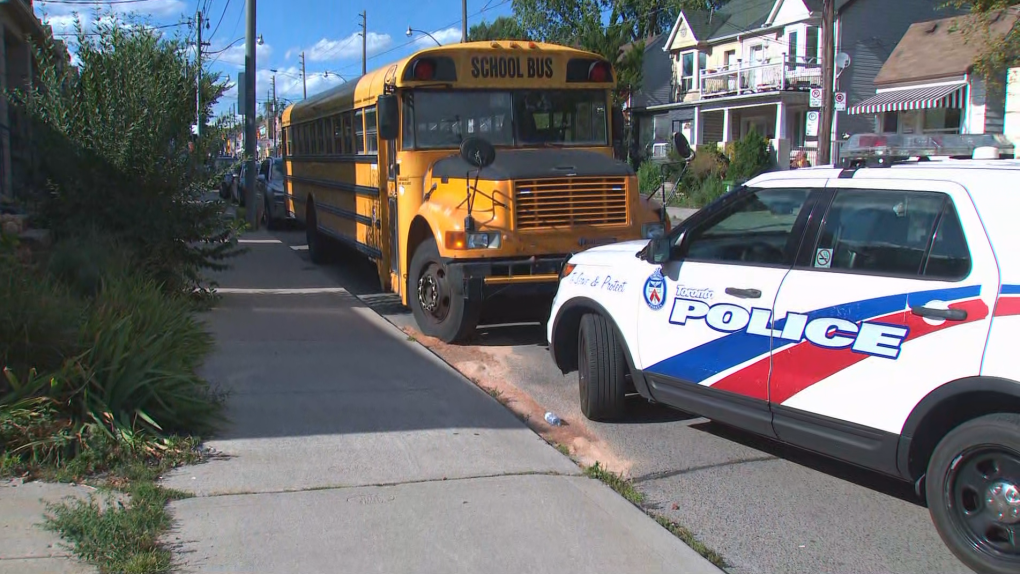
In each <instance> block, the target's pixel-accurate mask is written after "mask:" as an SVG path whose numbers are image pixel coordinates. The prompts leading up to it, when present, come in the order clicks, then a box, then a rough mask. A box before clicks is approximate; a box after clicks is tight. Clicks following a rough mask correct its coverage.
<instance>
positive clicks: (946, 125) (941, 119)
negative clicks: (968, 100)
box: [924, 108, 962, 134]
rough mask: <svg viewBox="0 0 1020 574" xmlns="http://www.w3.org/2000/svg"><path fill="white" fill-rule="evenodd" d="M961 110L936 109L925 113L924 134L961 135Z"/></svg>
mask: <svg viewBox="0 0 1020 574" xmlns="http://www.w3.org/2000/svg"><path fill="white" fill-rule="evenodd" d="M960 112H961V110H960V109H959V108H934V109H930V110H925V112H924V133H926V134H932V133H939V134H958V133H960V124H961V119H962V118H961V116H962V114H961V113H960Z"/></svg>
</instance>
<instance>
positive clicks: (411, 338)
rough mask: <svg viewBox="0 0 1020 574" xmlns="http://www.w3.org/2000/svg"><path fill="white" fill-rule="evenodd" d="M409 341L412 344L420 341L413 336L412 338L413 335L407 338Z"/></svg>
mask: <svg viewBox="0 0 1020 574" xmlns="http://www.w3.org/2000/svg"><path fill="white" fill-rule="evenodd" d="M407 340H408V341H410V342H412V343H414V342H415V341H417V340H418V339H415V338H414V337H413V336H411V335H408V336H407Z"/></svg>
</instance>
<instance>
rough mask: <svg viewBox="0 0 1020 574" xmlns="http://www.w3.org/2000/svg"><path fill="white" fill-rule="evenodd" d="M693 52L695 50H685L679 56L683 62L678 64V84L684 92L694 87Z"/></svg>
mask: <svg viewBox="0 0 1020 574" xmlns="http://www.w3.org/2000/svg"><path fill="white" fill-rule="evenodd" d="M694 54H695V52H687V53H686V54H683V55H682V56H681V59H682V60H683V62H682V63H681V66H680V85H681V86H682V88H683V91H684V92H689V91H691V90H692V89H693V88H694Z"/></svg>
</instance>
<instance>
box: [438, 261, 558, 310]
mask: <svg viewBox="0 0 1020 574" xmlns="http://www.w3.org/2000/svg"><path fill="white" fill-rule="evenodd" d="M566 258H567V254H565V253H564V254H555V255H542V256H531V257H507V258H499V259H446V260H445V261H444V263H445V264H446V265H447V267H449V268H456V270H457V273H456V275H460V276H462V277H463V278H464V284H463V289H464V291H463V294H464V296H465V297H468V298H470V299H476V298H477V299H485V298H488V297H490V296H491V295H493V294H495V293H497V292H498V293H501V294H504V293H507V292H508V291H510V292H513V293H522V294H536V295H540V294H549V295H553V294H555V293H556V288H557V287H558V286H559V277H560V269H562V267H563V262H564V261H565V260H566ZM456 275H455V276H456Z"/></svg>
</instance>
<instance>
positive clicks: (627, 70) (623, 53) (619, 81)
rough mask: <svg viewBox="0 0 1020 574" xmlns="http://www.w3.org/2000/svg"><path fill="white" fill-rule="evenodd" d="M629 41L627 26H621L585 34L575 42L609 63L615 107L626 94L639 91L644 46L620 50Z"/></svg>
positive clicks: (629, 33) (641, 42) (594, 30)
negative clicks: (614, 82) (614, 81)
mask: <svg viewBox="0 0 1020 574" xmlns="http://www.w3.org/2000/svg"><path fill="white" fill-rule="evenodd" d="M630 41H631V29H630V26H629V25H628V24H623V23H621V24H612V25H610V26H608V27H606V28H598V29H589V30H586V31H584V33H583V34H582V35H581V37H580V38H579V43H580V45H581V47H582V48H584V49H585V50H588V51H590V52H595V53H596V54H598V55H600V56H602V57H603V58H605V59H607V60H609V61H610V62H612V63H613V68H614V70H615V71H616V93H615V100H616V101H615V103H616V104H620V103H622V101H623V100H624V99H626V97H627V95H628V94H629V93H631V92H633V91H636V90H638V89H640V88H641V75H642V74H641V72H642V65H643V63H644V54H645V43H644V41H642V40H638V41H636V42H634V43H633V44H631V46H630V47H629V48H628V49H627V50H623V48H624V46H625V45H626V44H628V43H630Z"/></svg>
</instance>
